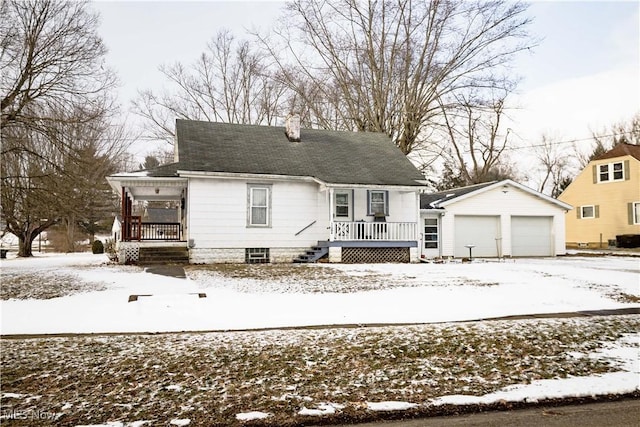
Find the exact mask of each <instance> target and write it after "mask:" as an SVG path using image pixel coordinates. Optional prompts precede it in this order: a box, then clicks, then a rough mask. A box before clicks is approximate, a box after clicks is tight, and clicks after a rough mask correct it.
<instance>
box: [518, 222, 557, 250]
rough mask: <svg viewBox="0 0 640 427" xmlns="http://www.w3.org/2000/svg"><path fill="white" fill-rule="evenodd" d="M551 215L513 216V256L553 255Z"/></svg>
mask: <svg viewBox="0 0 640 427" xmlns="http://www.w3.org/2000/svg"><path fill="white" fill-rule="evenodd" d="M552 225H553V218H552V217H550V216H513V217H511V254H512V255H513V256H553V240H552V238H551V227H552Z"/></svg>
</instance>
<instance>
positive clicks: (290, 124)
mask: <svg viewBox="0 0 640 427" xmlns="http://www.w3.org/2000/svg"><path fill="white" fill-rule="evenodd" d="M285 133H286V135H287V138H289V141H291V142H300V114H289V115H288V116H287V119H286V121H285Z"/></svg>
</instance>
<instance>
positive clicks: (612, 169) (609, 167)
mask: <svg viewBox="0 0 640 427" xmlns="http://www.w3.org/2000/svg"><path fill="white" fill-rule="evenodd" d="M617 165H619V169H618V170H616V166H617ZM604 167H606V171H603V168H604ZM596 172H597V177H598V181H597V182H598V184H603V183H607V182H618V181H625V180H626V171H625V164H624V161H619V162H611V163H602V164H599V165H597V169H596ZM616 173H619V174H620V177H619V178H616V176H615V175H616ZM603 177H605V178H604V179H603Z"/></svg>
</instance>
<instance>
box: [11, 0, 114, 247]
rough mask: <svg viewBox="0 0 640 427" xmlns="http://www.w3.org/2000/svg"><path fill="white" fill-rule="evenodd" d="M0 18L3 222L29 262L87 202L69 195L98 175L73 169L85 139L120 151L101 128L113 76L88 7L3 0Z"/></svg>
mask: <svg viewBox="0 0 640 427" xmlns="http://www.w3.org/2000/svg"><path fill="white" fill-rule="evenodd" d="M0 12H1V13H0V49H1V51H0V103H1V107H2V112H1V130H2V148H1V152H0V154H1V160H2V177H1V178H2V182H1V184H2V185H1V187H2V189H1V197H2V219H3V221H4V222H5V223H6V224H7V228H8V229H9V231H11V232H12V233H14V234H16V235H17V237H18V238H19V253H18V255H19V256H30V255H31V243H32V241H33V239H34V238H35V237H36V236H37V235H38V234H39V233H40V232H42V231H43V230H45V229H47V228H48V227H50V226H52V225H53V224H56V223H58V222H59V221H60V220H61V218H62V217H63V215H64V209H65V208H67V209H69V208H70V206H72V204H73V202H75V201H76V199H75V198H77V197H86V196H87V194H86V193H85V194H80V195H79V194H75V193H74V192H73V191H71V190H70V189H76V188H80V187H81V185H82V183H83V182H84V181H83V180H87V179H88V178H89V177H91V176H93V177H94V178H95V176H94V174H93V173H94V172H95V173H98V175H99V174H100V173H99V172H98V171H99V170H100V169H99V168H98V167H97V166H91V167H89V168H87V169H85V170H83V171H81V172H80V171H77V170H74V168H72V167H71V166H70V165H72V164H75V165H78V164H79V162H81V161H82V158H83V155H84V153H83V151H82V149H83V147H85V146H84V145H83V144H86V143H87V139H85V138H87V137H88V135H93V141H96V140H97V139H96V138H98V139H100V138H105V139H106V140H107V141H109V144H110V145H109V148H108V150H110V151H109V156H114V155H116V154H117V153H118V149H119V148H120V147H121V145H120V144H121V142H122V140H115V139H111V138H110V137H109V132H108V131H107V130H105V129H107V128H108V127H109V125H108V123H109V120H110V118H109V114H110V113H111V112H113V111H114V110H115V106H114V103H113V99H112V97H111V94H110V90H111V89H113V88H114V87H115V84H116V78H115V74H114V73H113V72H112V71H111V70H110V69H109V68H108V67H107V66H106V65H105V63H104V57H105V54H106V48H105V46H104V45H103V43H102V40H101V38H100V37H99V35H98V33H97V28H98V16H97V15H96V14H95V13H92V12H91V11H90V10H89V6H88V2H86V1H78V2H75V1H74V2H70V1H56V0H6V1H3V2H2V3H0ZM105 126H107V127H106V128H105ZM70 129H83V132H82V134H79V133H77V132H71V131H70ZM88 129H93V131H92V132H90V133H88V131H87V130H88ZM98 129H99V130H98ZM89 139H91V138H89ZM103 148H104V147H101V149H103ZM85 160H86V159H85ZM93 160H95V159H93ZM102 178H103V177H101V179H102ZM65 182H66V183H67V184H69V185H66V184H65ZM71 183H72V184H71ZM95 183H96V182H95V181H94V182H93V183H92V184H90V186H91V185H93V186H94V187H95ZM85 214H86V211H85V212H84V213H83V215H85Z"/></svg>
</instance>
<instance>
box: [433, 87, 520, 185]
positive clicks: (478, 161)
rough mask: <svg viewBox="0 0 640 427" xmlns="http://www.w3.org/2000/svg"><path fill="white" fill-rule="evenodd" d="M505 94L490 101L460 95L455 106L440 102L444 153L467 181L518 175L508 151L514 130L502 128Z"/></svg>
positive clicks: (472, 182) (451, 165)
mask: <svg viewBox="0 0 640 427" xmlns="http://www.w3.org/2000/svg"><path fill="white" fill-rule="evenodd" d="M505 96H506V95H503V96H498V97H496V98H495V99H491V100H488V101H487V100H481V99H474V98H472V97H465V96H458V97H457V98H456V104H455V107H454V106H452V105H445V104H443V103H440V108H441V113H442V123H441V124H440V125H439V127H440V128H441V129H442V133H443V134H444V137H443V142H442V144H443V147H445V149H444V151H443V157H444V159H445V162H446V163H447V165H448V167H449V168H450V169H451V171H452V173H453V174H454V175H456V176H458V177H459V178H458V179H459V180H460V181H462V182H463V183H464V184H466V185H470V184H478V183H482V182H488V181H492V180H496V179H505V178H514V176H513V175H514V171H513V170H512V168H511V166H510V165H509V163H508V161H507V159H506V157H505V154H504V153H505V150H507V149H508V147H509V134H510V131H511V130H510V129H507V130H506V131H502V129H501V128H500V125H501V120H502V117H503V114H504V105H505Z"/></svg>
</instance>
